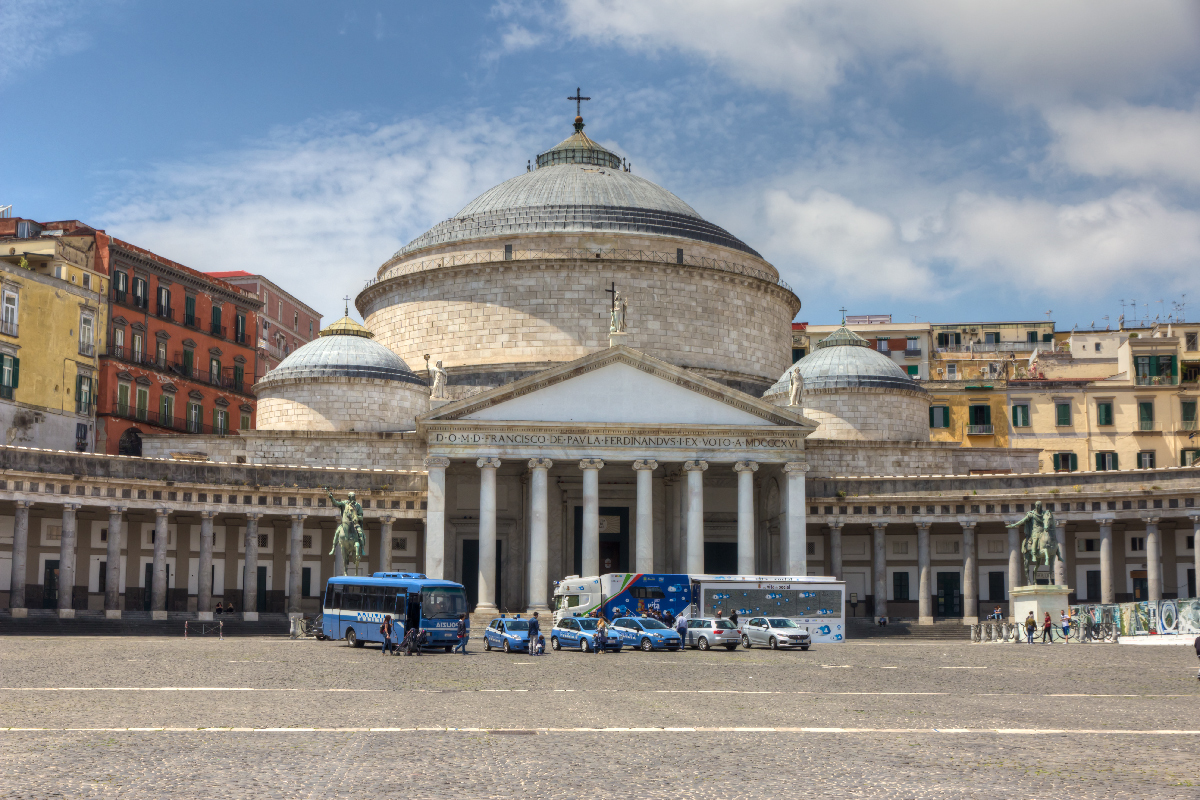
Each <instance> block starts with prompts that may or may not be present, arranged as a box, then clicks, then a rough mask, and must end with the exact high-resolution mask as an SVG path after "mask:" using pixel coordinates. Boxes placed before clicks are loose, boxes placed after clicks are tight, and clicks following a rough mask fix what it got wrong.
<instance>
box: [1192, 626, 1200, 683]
mask: <svg viewBox="0 0 1200 800" xmlns="http://www.w3.org/2000/svg"><path fill="white" fill-rule="evenodd" d="M1192 644H1193V645H1194V646H1195V648H1196V658H1200V636H1197V637H1196V641H1195V642H1193V643H1192ZM1196 678H1197V679H1200V671H1197V672H1196Z"/></svg>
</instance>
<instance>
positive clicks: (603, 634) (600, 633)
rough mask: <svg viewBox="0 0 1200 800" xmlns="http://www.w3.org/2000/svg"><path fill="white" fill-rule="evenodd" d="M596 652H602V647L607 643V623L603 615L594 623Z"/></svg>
mask: <svg viewBox="0 0 1200 800" xmlns="http://www.w3.org/2000/svg"><path fill="white" fill-rule="evenodd" d="M594 641H595V642H596V652H597V653H603V652H604V648H605V647H606V646H607V645H608V623H606V622H605V621H604V617H600V621H599V622H597V623H596V638H595V639H594Z"/></svg>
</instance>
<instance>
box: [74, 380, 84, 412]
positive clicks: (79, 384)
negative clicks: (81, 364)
mask: <svg viewBox="0 0 1200 800" xmlns="http://www.w3.org/2000/svg"><path fill="white" fill-rule="evenodd" d="M82 397H83V376H82V375H76V376H75V404H76V405H79V401H80V399H81V398H82Z"/></svg>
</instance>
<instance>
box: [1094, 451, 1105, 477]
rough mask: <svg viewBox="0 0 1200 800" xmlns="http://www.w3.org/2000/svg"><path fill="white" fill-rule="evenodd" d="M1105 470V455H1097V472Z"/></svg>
mask: <svg viewBox="0 0 1200 800" xmlns="http://www.w3.org/2000/svg"><path fill="white" fill-rule="evenodd" d="M1103 469H1104V453H1096V471H1097V472H1100V471H1102V470H1103Z"/></svg>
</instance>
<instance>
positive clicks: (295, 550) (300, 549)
mask: <svg viewBox="0 0 1200 800" xmlns="http://www.w3.org/2000/svg"><path fill="white" fill-rule="evenodd" d="M306 516H308V515H307V514H292V531H291V533H292V542H291V546H292V552H291V553H289V555H290V556H291V560H290V561H288V613H289V614H300V613H302V612H301V610H300V600H301V599H302V595H301V589H302V588H303V587H302V583H303V581H302V580H301V578H302V576H303V573H302V572H301V569H302V564H303V558H304V518H305V517H306ZM384 519H385V521H384V523H383V526H384V528H385V530H386V531H387V535H388V536H391V534H392V520H391V518H390V517H385V518H384Z"/></svg>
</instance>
